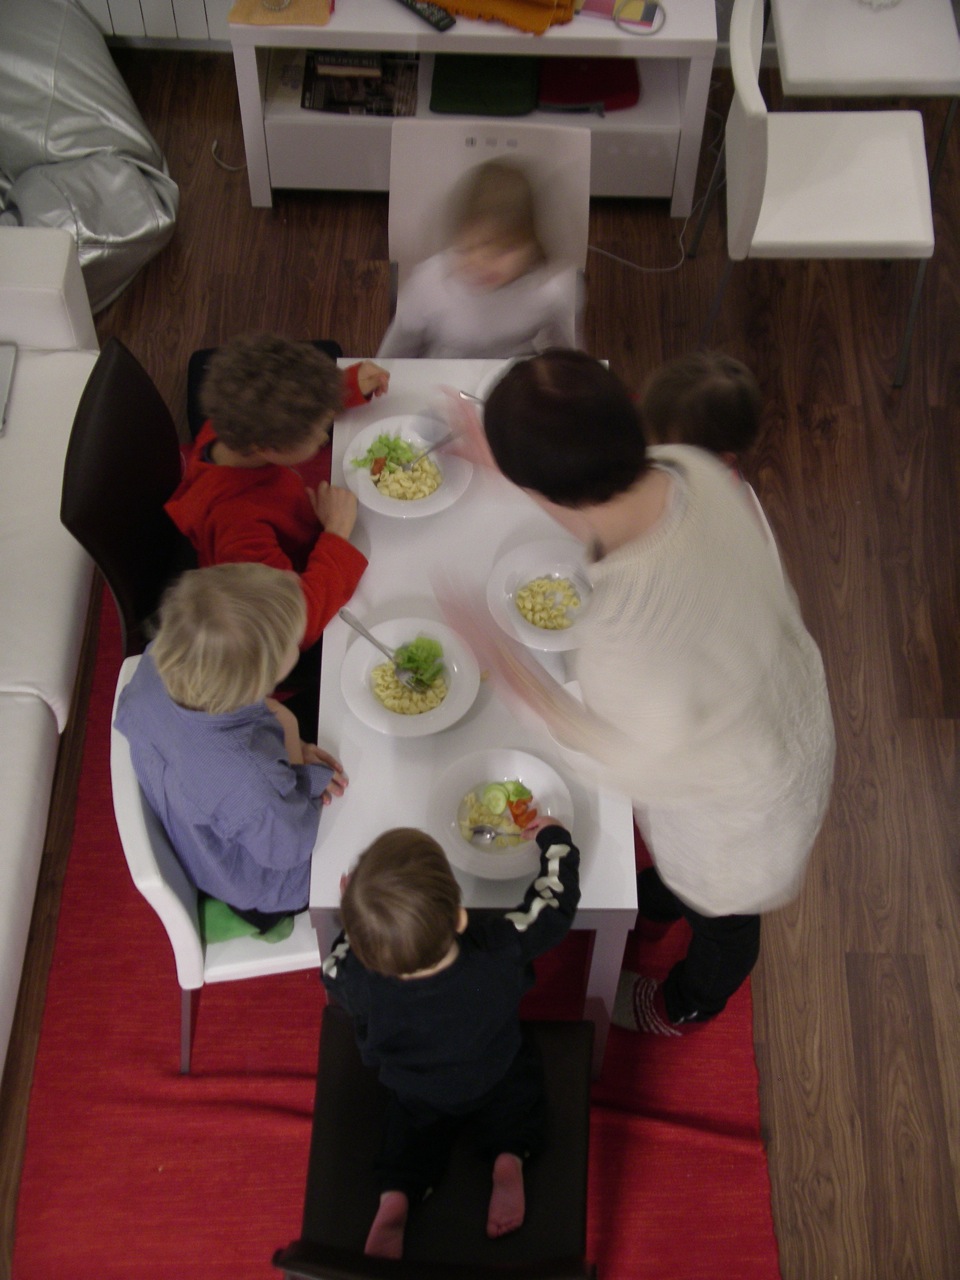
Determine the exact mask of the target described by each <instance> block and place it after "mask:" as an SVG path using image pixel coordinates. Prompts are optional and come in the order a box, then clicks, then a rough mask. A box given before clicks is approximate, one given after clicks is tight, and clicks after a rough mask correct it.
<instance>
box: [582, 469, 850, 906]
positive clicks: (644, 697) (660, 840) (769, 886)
mask: <svg viewBox="0 0 960 1280" xmlns="http://www.w3.org/2000/svg"><path fill="white" fill-rule="evenodd" d="M651 456H652V457H653V458H655V459H656V461H657V462H658V464H661V465H665V466H668V467H669V468H670V474H671V476H672V477H673V480H674V484H673V492H672V497H671V502H670V505H669V509H668V511H667V512H666V514H665V515H664V517H663V518H662V519H661V520H660V521H659V522H658V524H657V525H656V527H655V528H654V529H652V530H650V531H649V532H647V533H645V534H644V535H642V536H641V537H639V538H637V539H635V540H634V541H632V542H630V543H628V544H626V545H625V546H622V547H620V548H619V549H617V550H616V551H614V552H612V553H611V554H609V555H608V556H606V557H605V558H604V559H602V560H600V561H598V562H597V563H596V564H595V565H593V566H592V567H591V571H590V576H591V580H592V584H593V596H592V599H591V602H590V617H589V620H588V622H587V627H586V636H585V640H584V642H583V644H582V647H581V649H580V651H579V654H578V657H577V677H578V679H579V681H580V686H581V690H582V693H583V699H584V702H585V704H586V706H587V707H588V708H589V709H590V710H591V711H592V712H594V713H595V715H596V716H597V717H599V718H600V719H601V720H602V721H603V722H605V724H606V727H607V731H606V732H604V730H603V727H602V725H601V726H599V727H598V726H596V725H595V727H594V731H592V732H591V731H589V730H588V731H587V741H586V742H585V743H584V744H583V745H584V746H585V748H586V749H587V751H589V752H590V754H591V755H592V756H593V757H594V758H595V759H600V760H601V761H602V762H603V765H604V767H605V769H606V770H608V771H609V772H608V775H607V776H608V780H609V781H611V782H612V783H614V785H617V786H619V787H620V788H621V789H622V790H624V791H625V792H626V793H627V794H628V795H629V796H630V797H631V799H632V800H633V803H634V807H635V812H636V814H637V820H638V823H639V825H640V828H641V831H642V832H643V833H644V836H645V838H646V839H647V841H648V845H649V848H650V850H651V853H652V854H653V857H654V860H655V862H656V865H657V868H658V870H659V872H660V874H661V876H662V878H663V880H664V881H665V882H666V884H667V885H669V887H670V888H671V889H673V891H674V892H675V893H677V894H678V895H679V896H680V897H681V898H683V900H684V901H685V902H687V903H688V904H689V905H691V906H692V907H694V908H695V909H696V910H698V911H701V912H702V913H704V914H707V915H727V914H732V913H747V912H755V911H763V910H767V909H769V908H771V907H775V906H778V905H780V904H781V903H783V902H785V901H787V900H788V899H790V898H791V897H793V896H794V895H795V894H796V893H797V891H798V890H799V886H800V880H801V876H802V873H803V869H804V866H805V864H806V861H807V858H808V855H809V853H810V849H811V846H812V844H813V841H814V838H815V837H816V834H817V831H818V830H819V827H820V824H821V822H822V819H823V815H824V811H825V809H826V806H827V801H828V799H829V793H830V784H831V779H832V776H833V760H834V736H833V722H832V718H831V714H830V705H829V700H828V697H827V690H826V683H825V680H824V673H823V664H822V662H821V659H820V653H819V650H818V649H817V646H816V644H815V642H814V641H813V639H812V637H811V636H810V635H809V633H808V632H807V630H806V628H805V627H804V625H803V621H802V619H801V617H800V613H799V611H798V608H797V605H796V601H795V598H794V596H793V593H792V591H791V589H790V588H789V586H787V585H786V584H785V582H784V578H783V575H782V571H781V569H780V566H779V563H778V561H777V558H776V555H775V554H771V548H770V546H769V545H768V543H767V542H766V541H765V539H764V535H763V533H762V531H761V529H760V527H759V524H758V522H757V519H756V516H755V513H754V512H753V511H751V510H750V508H749V506H748V505H747V503H746V501H745V500H744V497H743V495H742V494H741V493H740V492H738V490H737V488H736V487H735V486H733V485H731V483H730V474H729V472H728V470H727V469H726V468H725V467H724V466H722V465H721V464H720V463H718V462H717V461H716V460H715V459H714V458H713V457H712V456H710V455H709V454H706V453H704V452H702V451H701V450H699V449H692V448H688V447H685V446H675V445H670V446H661V447H659V448H655V449H652V450H651Z"/></svg>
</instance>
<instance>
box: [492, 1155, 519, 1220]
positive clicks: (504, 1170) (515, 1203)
mask: <svg viewBox="0 0 960 1280" xmlns="http://www.w3.org/2000/svg"><path fill="white" fill-rule="evenodd" d="M525 1207H526V1205H525V1202H524V1196H523V1163H522V1161H521V1159H520V1157H519V1156H515V1155H513V1154H512V1153H511V1152H509V1151H503V1152H501V1153H500V1155H498V1156H497V1158H496V1160H495V1161H494V1162H493V1194H492V1195H491V1196H490V1208H489V1209H488V1210H487V1235H488V1236H491V1237H496V1236H505V1235H506V1234H507V1232H508V1231H516V1229H517V1227H519V1226H521V1225H522V1223H523V1214H524V1209H525Z"/></svg>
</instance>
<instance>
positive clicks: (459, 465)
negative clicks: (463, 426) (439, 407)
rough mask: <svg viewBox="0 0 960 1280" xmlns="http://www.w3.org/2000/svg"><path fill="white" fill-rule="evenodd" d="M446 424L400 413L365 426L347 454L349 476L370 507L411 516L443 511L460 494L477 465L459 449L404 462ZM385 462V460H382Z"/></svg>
mask: <svg viewBox="0 0 960 1280" xmlns="http://www.w3.org/2000/svg"><path fill="white" fill-rule="evenodd" d="M445 433H446V426H445V425H444V423H442V422H440V421H439V420H438V419H436V418H432V417H429V416H427V415H426V414H422V415H418V414H400V415H397V416H396V417H392V418H381V419H380V420H379V421H377V422H374V423H371V425H370V426H367V427H364V428H363V430H362V431H358V432H357V434H356V435H355V436H353V437H352V439H351V440H350V442H349V444H348V445H347V448H346V452H345V454H344V459H343V475H344V481H345V483H346V485H347V488H348V489H351V490H352V491H353V492H354V493H355V494H356V495H357V501H358V502H359V503H360V505H361V506H363V507H366V508H367V510H369V511H376V512H379V513H380V514H381V515H387V516H396V517H399V518H400V519H408V518H411V517H416V516H428V515H432V514H433V513H434V512H436V511H443V510H445V509H446V508H447V507H449V506H451V505H452V504H453V503H454V502H456V500H457V499H458V498H459V497H460V495H461V494H462V493H463V491H464V490H465V489H466V487H467V485H468V484H469V483H470V477H471V475H472V474H473V465H472V463H470V462H467V460H466V459H465V458H460V457H457V456H456V455H455V454H443V453H441V452H439V451H438V452H437V453H431V454H430V455H429V457H426V458H421V459H420V460H419V461H418V462H415V463H414V466H413V468H412V469H411V470H410V471H404V470H403V469H402V463H404V462H407V461H410V460H412V459H413V458H415V456H416V455H417V454H418V453H422V452H423V450H424V449H429V447H430V446H431V445H432V444H434V443H435V442H436V441H437V440H439V439H440V437H441V436H443V435H444V434H445ZM381 462H382V464H383V465H378V464H380V463H381Z"/></svg>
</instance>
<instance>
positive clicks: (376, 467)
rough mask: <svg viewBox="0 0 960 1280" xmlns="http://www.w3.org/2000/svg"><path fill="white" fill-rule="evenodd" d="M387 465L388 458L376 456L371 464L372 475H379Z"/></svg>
mask: <svg viewBox="0 0 960 1280" xmlns="http://www.w3.org/2000/svg"><path fill="white" fill-rule="evenodd" d="M386 465H387V460H386V458H374V460H373V462H372V463H371V465H370V474H371V475H372V476H378V475H379V474H380V472H381V471H382V470H383V468H384V467H385V466H386Z"/></svg>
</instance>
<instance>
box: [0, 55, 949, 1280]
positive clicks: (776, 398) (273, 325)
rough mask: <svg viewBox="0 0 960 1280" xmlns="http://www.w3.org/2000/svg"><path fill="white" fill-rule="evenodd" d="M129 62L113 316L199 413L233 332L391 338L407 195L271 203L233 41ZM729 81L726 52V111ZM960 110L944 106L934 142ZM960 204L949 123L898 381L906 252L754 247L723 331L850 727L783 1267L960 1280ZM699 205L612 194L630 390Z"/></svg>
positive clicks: (809, 1020)
mask: <svg viewBox="0 0 960 1280" xmlns="http://www.w3.org/2000/svg"><path fill="white" fill-rule="evenodd" d="M117 61H118V63H119V65H120V67H121V70H122V71H123V73H124V75H125V76H126V77H127V79H128V82H129V84H130V86H131V89H132V91H133V94H134V96H135V98H136V100H137V102H138V104H139V105H140V107H141V110H142V111H143V113H144V116H145V118H146V120H147V122H148V124H149V126H150V128H151V130H152V131H153V133H154V135H155V136H156V138H157V140H158V141H159V143H160V145H161V147H162V148H163V150H164V152H165V154H166V156H167V159H168V162H169V165H170V168H171V171H172V173H173V175H174V177H175V178H176V179H177V181H178V182H179V183H180V191H181V212H180V219H179V223H178V227H177V233H176V237H175V239H174V241H173V242H172V244H171V245H170V246H169V247H168V248H167V249H166V250H165V251H164V252H163V253H162V254H161V255H160V256H159V258H157V259H156V260H155V261H154V262H153V263H152V264H151V265H150V266H149V267H148V268H147V269H146V270H144V271H143V272H142V273H141V275H140V276H139V277H138V278H137V280H136V281H135V283H134V284H133V285H132V286H131V287H130V288H129V289H128V290H127V291H126V292H125V293H124V294H123V295H122V297H121V298H120V300H119V301H118V302H117V303H115V304H114V305H113V306H112V307H111V308H110V309H109V310H107V311H106V312H104V313H103V314H102V315H101V316H100V317H98V330H99V333H100V337H101V340H103V339H105V338H107V337H108V336H110V335H111V334H116V335H118V336H119V337H121V338H122V339H123V341H124V342H126V343H127V344H128V346H129V347H130V348H131V349H132V350H133V351H134V353H135V354H136V355H137V356H138V357H139V358H140V359H141V361H142V362H143V363H144V365H145V366H146V367H147V369H148V370H149V371H150V373H151V374H152V375H153V377H154V379H155V380H156V382H157V384H158V386H159V388H160V390H161V391H162V393H163V395H164V396H165V397H166V399H167V402H168V403H169V404H170V405H171V407H172V408H173V410H174V412H175V415H176V416H177V418H178V420H179V421H180V422H181V423H185V405H184V401H185V386H186V366H187V357H188V356H189V354H190V352H191V351H192V350H194V349H195V348H197V347H201V346H207V345H213V344H215V343H218V342H219V341H221V340H222V339H223V338H225V337H227V336H228V335H229V334H231V333H233V332H235V331H238V330H243V329H274V330H277V331H279V332H282V333H284V334H286V335H288V336H290V337H301V338H307V337H320V336H331V337H335V338H336V339H337V340H338V341H339V342H340V343H341V344H342V346H343V347H344V349H345V351H346V352H347V353H348V354H356V355H365V354H370V353H372V352H373V351H374V350H375V348H376V346H377V343H378V340H379V338H380V336H381V334H382V332H383V330H384V328H385V326H386V322H387V309H388V269H387V261H386V259H387V238H386V208H387V206H386V198H385V197H384V196H379V195H371V196H358V195H347V194H319V193H308V194H294V193H289V194H285V195H282V196H280V197H278V198H277V200H276V202H275V205H274V208H273V209H272V210H254V209H252V208H251V207H250V202H249V197H248V191H247V183H246V178H245V175H244V174H243V172H242V171H238V172H231V171H228V170H226V169H224V168H221V167H219V166H218V165H217V164H216V163H215V162H214V159H213V157H212V154H211V149H212V144H213V143H214V141H215V140H216V141H217V153H218V155H219V156H220V157H221V158H222V159H223V160H224V161H226V162H227V163H228V164H232V165H238V164H241V163H242V160H243V147H242V139H241V135H240V128H239V119H238V113H237V106H236V98H235V92H234V88H233V80H232V63H231V61H230V59H229V57H226V56H224V55H215V54H172V53H157V52H152V53H147V52H143V51H122V52H118V53H117ZM772 89H773V91H774V93H775V92H776V85H775V84H774V85H773V86H772ZM728 93H729V89H728V85H727V84H726V82H725V78H724V76H723V74H722V73H719V74H718V77H717V83H716V85H715V87H714V92H713V95H712V105H713V106H714V107H715V108H716V111H717V112H718V113H719V112H722V111H725V107H726V102H727V98H728ZM943 116H944V107H943V104H929V105H928V106H927V107H925V123H926V127H927V137H928V145H929V148H930V151H931V154H932V152H933V149H934V146H935V143H936V140H937V138H938V137H939V130H940V125H941V123H942V121H943ZM721 118H722V117H721V116H720V114H714V115H712V116H711V118H710V121H709V122H708V130H707V134H708V137H707V141H708V143H709V142H710V141H711V140H714V141H715V138H716V135H717V133H718V131H719V122H720V119H721ZM711 162H712V161H711V158H710V156H709V154H708V153H707V152H705V155H704V160H703V164H702V171H701V175H700V182H701V186H700V189H701V190H702V189H704V187H705V185H706V180H707V176H708V169H709V166H710V164H711ZM958 206H960V131H955V132H954V135H953V138H952V141H951V146H950V150H949V153H948V157H947V163H946V166H945V169H944V172H943V174H942V177H941V180H940V184H939V186H938V189H937V193H936V208H937V218H936V232H937V247H936V256H935V258H934V260H933V263H932V265H931V268H930V271H929V272H928V275H927V280H926V286H925V293H924V300H923V309H922V313H921V317H920V322H919V326H918V329H917V333H916V338H915V341H914V345H913V352H912V361H911V366H910V370H909V373H908V378H907V383H906V386H905V388H904V389H903V391H902V392H900V393H895V392H893V391H892V390H891V388H890V379H891V376H892V369H893V363H894V357H895V352H896V348H897V343H898V339H899V336H900V332H901V326H902V324H903V322H904V319H905V316H906V308H907V303H908V300H909V290H910V285H911V283H912V279H913V271H912V267H911V266H910V265H909V264H903V263H894V264H892V265H884V264H879V263H873V264H850V263H819V264H792V265H791V264H776V263H773V264H750V265H747V264H741V265H740V266H739V267H738V269H737V270H736V271H735V272H734V276H733V280H732V282H731V285H730V288H729V290H728V292H727V296H726V299H725V302H724V306H723V311H722V314H721V317H720V320H719V322H718V325H717V328H716V330H715V333H714V341H715V344H716V345H717V346H721V347H723V348H724V349H725V350H728V351H730V352H731V353H733V354H735V355H737V356H739V357H740V358H742V359H744V360H746V361H747V362H749V363H750V364H751V366H752V367H753V368H754V369H755V370H756V372H757V375H758V377H759V379H760V382H761V385H762V387H763V390H764V393H765V395H766V403H767V411H766V416H765V429H764V434H763V438H762V442H761V444H760V447H759V449H758V451H757V455H756V458H755V461H754V464H753V465H752V466H751V468H750V476H751V479H752V480H753V482H754V484H755V487H756V488H757V490H758V492H759V494H760V497H761V499H762V501H763V503H764V505H765V507H766V509H767V512H768V514H769V516H770V520H771V522H772V524H773V526H774V528H775V530H776V532H777V534H778V536H779V538H780V541H781V545H782V550H783V555H784V558H785V561H786V564H787V566H788V568H789V572H790V574H791V577H792V579H793V582H794V584H795V586H796V589H797V592H798V594H799V597H800V600H801V603H802V606H803V611H804V614H805V617H806V619H807V621H808V624H809V626H810V629H811V630H812V632H813V634H814V635H815V636H816V637H817V639H818V641H819V642H820V644H821V646H822V649H823V654H824V659H825V663H826V668H827V675H828V679H829V684H830V690H831V695H832V699H833V705H834V711H835V716H836V725H837V735H838V743H839V755H838V764H837V775H836V786H835V791H834V798H833V804H832V808H831V811H830V813H829V816H828V819H827V822H826V825H825V827H824V830H823V833H822V836H821V839H820V841H819V843H818V846H817V848H816V851H815V853H814V857H813V861H812V865H811V869H810V874H809V877H808V879H807V882H806V887H805V889H804V892H803V894H802V896H801V898H800V900H799V901H798V902H796V903H795V904H793V905H792V906H790V907H789V908H786V909H784V910H782V911H780V912H778V913H776V914H774V915H771V916H770V917H768V918H767V920H766V923H765V932H764V940H763V951H762V956H761V960H760V964H759V967H758V969H757V972H756V975H755V981H754V994H755V1001H756V1024H755V1034H756V1046H757V1057H758V1061H759V1065H760V1071H761V1080H762V1084H761V1102H762V1111H763V1125H764V1131H765V1134H766V1137H767V1141H768V1144H769V1155H770V1174H771V1180H772V1192H773V1205H774V1214H775V1219H776V1227H777V1236H778V1239H779V1242H780V1250H781V1265H782V1274H783V1277H784V1280H906V1278H910V1277H916V1278H917V1280H951V1278H953V1277H958V1276H960V1214H958V1190H957V1188H958V1178H957V1170H958V1164H960V1069H958V1066H960V996H958V993H960V838H958V836H960V832H958V825H960V824H958V776H957V773H958V766H957V760H958V752H957V745H958V744H957V717H958V715H960V627H958V622H960V599H958V595H960V582H958V578H960V569H958V565H960V523H958V522H960V516H958V511H960V430H958V427H960V408H958V403H960V343H958V334H960V230H958V227H957V218H956V215H955V210H956V209H957V208H958ZM680 230H681V227H680V224H679V223H677V222H675V221H672V220H671V219H670V218H669V215H668V210H667V207H666V205H665V204H664V203H661V202H655V201H650V202H628V201H602V202H596V203H595V208H594V212H593V215H592V219H591V243H592V245H594V246H596V247H598V248H602V249H604V250H606V251H608V252H609V253H613V254H616V255H619V256H621V257H623V258H626V259H628V260H629V261H631V262H633V263H636V264H639V265H641V266H643V267H644V268H647V269H648V270H647V271H643V272H641V271H637V270H633V269H631V268H630V267H627V266H624V265H622V264H620V263H618V262H616V261H614V260H612V259H611V258H609V257H605V256H601V255H600V254H596V253H593V254H591V257H590V263H589V268H588V273H587V278H588V289H589V304H588V314H587V335H588V345H589V348H590V350H592V351H593V352H594V353H595V354H596V355H598V356H603V357H606V358H608V359H609V360H610V362H611V365H612V367H613V368H614V369H615V370H616V371H617V372H618V373H619V374H621V375H622V376H623V377H624V378H625V379H626V380H627V381H628V382H629V383H630V384H631V385H632V386H638V385H639V384H640V383H641V382H642V380H643V378H644V376H645V375H646V373H647V372H649V371H650V370H651V369H652V368H654V367H655V366H656V365H657V364H658V362H660V361H662V360H663V359H664V358H667V357H670V356H673V355H676V354H678V353H680V352H683V351H685V350H687V349H689V348H691V347H693V346H695V345H696V342H697V337H698V332H699V326H700V324H701V321H702V318H703V317H704V315H705V314H706V311H707V308H708V306H709V302H710V299H711V297H712V294H713V290H714V288H715V286H716V284H717V282H718V280H719V276H720V272H721V270H722V267H723V264H724V261H725V253H724V240H723V236H722V231H721V228H720V224H719V222H718V220H717V215H716V214H715V215H714V217H713V219H712V221H711V223H710V226H709V230H708V232H707V234H706V236H705V238H704V241H703V245H702V247H701V252H700V254H699V255H698V257H697V260H696V261H692V262H691V261H687V262H685V263H683V265H682V266H680V267H679V269H677V270H670V268H671V267H672V266H673V265H674V264H675V263H676V262H677V260H678V235H679V233H680ZM135 412H136V406H135V405H131V414H133V413H135ZM74 755H75V752H74ZM70 803H71V801H70V787H69V785H65V786H64V789H63V795H62V799H61V802H60V806H59V809H58V814H57V818H58V823H57V824H55V827H54V828H52V830H51V839H50V850H49V853H48V857H47V860H46V864H45V871H44V876H43V880H42V883H41V889H40V894H39V897H38V908H37V912H36V913H35V917H34V932H33V940H32V943H31V953H30V958H29V965H28V977H27V980H26V984H25V990H24V997H23V998H22V1000H21V1007H20V1010H19V1013H18V1023H17V1038H16V1042H15V1045H14V1050H13V1053H12V1056H11V1066H9V1067H8V1071H7V1078H6V1081H5V1085H4V1092H3V1098H2V1106H0V1126H2V1127H0V1137H2V1139H3V1156H2V1165H0V1212H2V1220H0V1237H2V1238H3V1239H4V1240H6V1241H7V1244H6V1247H5V1249H4V1252H3V1256H2V1259H0V1260H2V1262H3V1263H4V1267H5V1270H2V1274H3V1275H7V1274H8V1273H9V1248H10V1246H9V1239H10V1234H11V1223H12V1220H13V1212H14V1205H15V1199H16V1185H17V1176H18V1171H19V1162H20V1152H21V1143H22V1118H23V1115H24V1112H25V1109H26V1101H27V1094H28V1089H29V1078H30V1063H31V1061H32V1052H33V1046H34V1043H35V1038H36V1032H37V1028H38V1026H39V1018H40V1012H41V1010H42V1000H43V979H44V974H45V965H46V961H47V958H48V955H49V950H50V945H51V939H52V930H53V923H54V921H55V918H56V901H57V892H58V885H59V880H60V875H61V874H62V865H63V860H64V849H65V847H66V841H67V838H68V832H69V815H70ZM691 1230H696V1223H695V1222H692V1223H691ZM132 1265H133V1264H132ZM135 1274H136V1273H135V1268H134V1270H132V1271H131V1272H130V1275H131V1280H134V1278H135ZM77 1280H93V1278H92V1277H90V1278H87V1277H78V1278H77ZM679 1280H685V1278H679ZM691 1280H693V1278H691ZM696 1280H707V1278H699V1277H698V1278H696ZM710 1280H712V1278H710ZM731 1280H735V1278H733V1277H732V1278H731Z"/></svg>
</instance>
